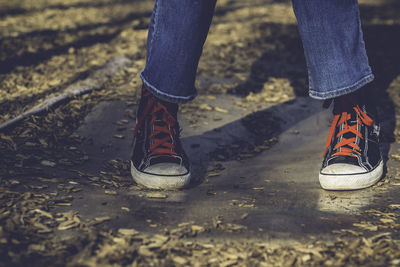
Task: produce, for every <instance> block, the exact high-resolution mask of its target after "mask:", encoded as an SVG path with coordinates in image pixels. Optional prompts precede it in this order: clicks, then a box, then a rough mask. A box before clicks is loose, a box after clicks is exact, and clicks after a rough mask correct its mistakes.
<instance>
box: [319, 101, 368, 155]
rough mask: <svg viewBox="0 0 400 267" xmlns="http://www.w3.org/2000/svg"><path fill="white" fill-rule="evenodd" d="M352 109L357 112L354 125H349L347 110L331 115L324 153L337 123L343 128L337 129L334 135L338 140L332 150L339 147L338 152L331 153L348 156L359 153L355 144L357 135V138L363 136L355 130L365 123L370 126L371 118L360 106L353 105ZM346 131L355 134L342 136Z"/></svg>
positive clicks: (349, 115) (358, 148) (349, 116)
mask: <svg viewBox="0 0 400 267" xmlns="http://www.w3.org/2000/svg"><path fill="white" fill-rule="evenodd" d="M353 109H354V111H355V112H356V113H357V115H358V116H357V123H356V124H354V125H349V124H348V121H349V120H350V119H351V114H350V113H348V112H346V111H345V112H342V113H341V114H337V115H335V116H334V117H333V121H332V124H331V129H330V131H329V135H328V140H327V142H326V146H325V153H324V156H325V154H326V152H327V151H328V148H329V146H330V145H331V142H332V137H333V135H334V133H335V129H336V127H337V126H338V125H342V124H343V129H342V130H341V131H339V132H338V133H337V135H336V138H340V137H341V140H340V142H338V143H337V144H336V145H335V147H334V148H333V150H337V149H339V148H340V151H339V152H336V153H334V154H332V157H333V156H350V157H356V155H361V153H360V147H359V146H358V145H357V144H356V140H357V137H359V138H364V137H363V135H362V133H361V132H359V131H358V130H357V128H358V125H362V124H364V125H367V126H372V124H373V122H374V121H373V120H372V119H371V118H370V117H369V116H368V115H367V114H365V112H363V111H362V110H361V108H360V107H359V106H358V105H356V106H354V107H353ZM346 133H353V134H354V135H355V136H354V137H352V138H344V137H343V135H344V134H346Z"/></svg>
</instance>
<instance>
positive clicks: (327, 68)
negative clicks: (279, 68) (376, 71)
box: [293, 0, 374, 99]
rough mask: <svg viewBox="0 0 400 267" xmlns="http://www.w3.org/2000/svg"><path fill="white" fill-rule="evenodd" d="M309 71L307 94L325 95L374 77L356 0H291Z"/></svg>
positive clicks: (350, 88)
mask: <svg viewBox="0 0 400 267" xmlns="http://www.w3.org/2000/svg"><path fill="white" fill-rule="evenodd" d="M293 8H294V12H295V14H296V17H297V21H298V25H299V32H300V35H301V38H302V41H303V47H304V54H305V57H306V61H307V67H308V73H309V86H310V88H309V89H310V91H309V94H310V96H311V97H313V98H316V99H328V98H333V97H337V96H341V95H345V94H348V93H351V92H353V91H356V90H357V89H359V88H361V87H362V86H364V85H365V84H367V83H369V82H371V81H372V80H373V79H374V76H373V74H372V71H371V68H370V66H369V64H368V58H367V54H366V51H365V44H364V40H363V34H362V30H361V23H360V15H359V9H358V2H357V0H293Z"/></svg>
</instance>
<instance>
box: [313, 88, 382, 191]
mask: <svg viewBox="0 0 400 267" xmlns="http://www.w3.org/2000/svg"><path fill="white" fill-rule="evenodd" d="M367 108H368V110H367ZM333 114H334V118H333V121H332V125H331V129H330V132H329V135H328V140H327V143H326V149H325V154H324V161H323V163H322V168H321V171H320V174H319V182H320V184H321V187H322V188H324V189H327V190H354V189H361V188H366V187H369V186H371V185H373V184H375V183H376V182H378V181H379V180H380V179H381V177H382V173H383V161H382V156H381V153H380V150H379V126H378V124H377V123H376V122H375V120H374V117H375V118H376V110H375V107H373V106H371V105H370V104H369V105H366V101H365V100H363V98H362V97H360V94H358V95H355V94H352V95H347V96H342V97H339V98H336V99H335V100H334V108H333Z"/></svg>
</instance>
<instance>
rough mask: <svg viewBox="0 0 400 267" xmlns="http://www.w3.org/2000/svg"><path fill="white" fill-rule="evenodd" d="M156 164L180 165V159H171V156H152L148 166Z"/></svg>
mask: <svg viewBox="0 0 400 267" xmlns="http://www.w3.org/2000/svg"><path fill="white" fill-rule="evenodd" d="M158 163H174V164H179V165H181V164H182V159H181V157H179V156H176V157H173V156H167V155H165V156H164V155H160V156H154V157H151V158H150V164H149V166H152V165H154V164H158Z"/></svg>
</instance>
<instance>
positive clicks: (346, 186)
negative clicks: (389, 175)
mask: <svg viewBox="0 0 400 267" xmlns="http://www.w3.org/2000/svg"><path fill="white" fill-rule="evenodd" d="M382 174H383V161H381V162H380V163H379V165H378V166H377V167H376V168H375V169H373V170H372V171H370V172H367V173H356V174H323V173H321V172H320V173H319V183H320V184H321V187H322V188H323V189H326V190H356V189H363V188H367V187H370V186H372V185H374V184H375V183H377V182H378V181H379V180H380V179H381V178H382Z"/></svg>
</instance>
